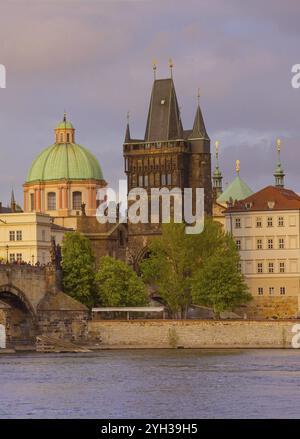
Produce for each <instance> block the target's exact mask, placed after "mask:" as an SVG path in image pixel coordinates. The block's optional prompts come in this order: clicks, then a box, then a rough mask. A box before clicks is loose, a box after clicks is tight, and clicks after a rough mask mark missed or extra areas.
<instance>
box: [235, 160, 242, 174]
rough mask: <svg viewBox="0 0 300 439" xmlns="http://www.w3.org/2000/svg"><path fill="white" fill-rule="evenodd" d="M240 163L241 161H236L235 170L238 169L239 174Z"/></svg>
mask: <svg viewBox="0 0 300 439" xmlns="http://www.w3.org/2000/svg"><path fill="white" fill-rule="evenodd" d="M240 164H241V162H240V161H239V160H236V161H235V170H236V173H237V174H239V172H240Z"/></svg>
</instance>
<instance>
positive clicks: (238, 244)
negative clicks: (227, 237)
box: [235, 239, 241, 250]
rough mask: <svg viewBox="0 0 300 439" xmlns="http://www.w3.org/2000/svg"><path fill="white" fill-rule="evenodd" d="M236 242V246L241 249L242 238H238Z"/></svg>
mask: <svg viewBox="0 0 300 439" xmlns="http://www.w3.org/2000/svg"><path fill="white" fill-rule="evenodd" d="M235 244H236V248H237V249H238V250H241V240H240V239H237V240H236V241H235Z"/></svg>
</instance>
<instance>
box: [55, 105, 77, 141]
mask: <svg viewBox="0 0 300 439" xmlns="http://www.w3.org/2000/svg"><path fill="white" fill-rule="evenodd" d="M54 132H55V143H57V144H59V143H75V128H74V127H73V125H72V123H71V122H69V121H68V120H67V113H66V112H64V118H63V120H62V121H61V122H59V124H58V125H57V126H56V127H55V129H54Z"/></svg>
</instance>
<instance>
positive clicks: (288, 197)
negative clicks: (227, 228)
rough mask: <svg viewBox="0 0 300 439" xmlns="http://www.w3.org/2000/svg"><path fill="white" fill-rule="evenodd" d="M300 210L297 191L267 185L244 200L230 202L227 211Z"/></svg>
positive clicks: (299, 199)
mask: <svg viewBox="0 0 300 439" xmlns="http://www.w3.org/2000/svg"><path fill="white" fill-rule="evenodd" d="M272 210H300V196H299V195H298V194H296V192H294V191H292V190H290V189H285V188H280V187H276V186H267V187H265V188H263V189H261V190H260V191H258V192H255V193H254V194H252V195H250V196H249V197H247V198H245V199H244V200H241V201H238V202H235V203H234V204H233V205H230V204H228V207H227V209H226V210H225V212H241V211H250V212H251V211H272Z"/></svg>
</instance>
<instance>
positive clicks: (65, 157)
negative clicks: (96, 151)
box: [26, 143, 103, 183]
mask: <svg viewBox="0 0 300 439" xmlns="http://www.w3.org/2000/svg"><path fill="white" fill-rule="evenodd" d="M61 179H69V180H90V179H95V180H102V179H103V174H102V171H101V168H100V165H99V163H98V161H97V159H96V158H95V157H94V156H93V154H92V153H90V152H89V151H88V150H87V149H86V148H84V147H83V146H81V145H78V144H75V143H55V144H54V145H51V146H49V147H48V148H46V149H44V150H43V151H42V152H41V153H40V154H39V155H38V156H37V158H36V159H35V160H34V162H33V163H32V165H31V168H30V170H29V172H28V175H27V179H26V183H29V182H33V181H47V180H61Z"/></svg>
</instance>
